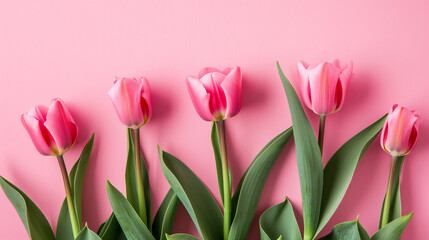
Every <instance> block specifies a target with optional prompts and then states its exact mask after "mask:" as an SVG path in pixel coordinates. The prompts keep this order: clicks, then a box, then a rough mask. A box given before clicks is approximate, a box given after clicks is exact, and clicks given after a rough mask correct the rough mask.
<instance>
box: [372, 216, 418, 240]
mask: <svg viewBox="0 0 429 240" xmlns="http://www.w3.org/2000/svg"><path fill="white" fill-rule="evenodd" d="M412 216H413V213H410V214H408V215H406V216H403V217H400V218H397V219H395V220H393V221H392V222H390V223H389V224H387V225H386V226H384V227H383V228H382V229H380V230H378V232H376V233H375V234H374V236H372V237H371V240H386V239H389V240H400V239H401V235H402V232H403V231H404V230H405V227H406V226H407V225H408V222H410V219H411V217H412Z"/></svg>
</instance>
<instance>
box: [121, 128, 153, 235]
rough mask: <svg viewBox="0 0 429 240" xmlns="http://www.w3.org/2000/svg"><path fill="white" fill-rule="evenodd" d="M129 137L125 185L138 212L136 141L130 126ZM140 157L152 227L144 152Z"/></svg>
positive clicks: (149, 219)
mask: <svg viewBox="0 0 429 240" xmlns="http://www.w3.org/2000/svg"><path fill="white" fill-rule="evenodd" d="M127 139H128V156H127V166H126V168H125V186H126V190H127V199H128V201H129V202H130V203H131V206H133V208H134V210H136V212H138V211H139V198H138V195H137V182H136V167H135V166H136V165H135V160H134V141H133V134H132V130H131V129H130V128H127ZM140 159H141V162H142V174H143V187H144V197H145V201H146V215H147V221H146V222H147V224H148V228H149V229H150V228H151V222H152V217H151V211H152V210H151V208H152V207H151V200H150V184H149V175H148V173H147V168H146V163H145V161H144V159H143V154H140Z"/></svg>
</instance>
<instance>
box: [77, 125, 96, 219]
mask: <svg viewBox="0 0 429 240" xmlns="http://www.w3.org/2000/svg"><path fill="white" fill-rule="evenodd" d="M93 144H94V133H93V134H92V136H91V138H90V139H89V141H88V143H87V144H86V145H85V147H84V148H83V150H82V153H81V155H80V157H79V160H78V161H77V168H76V175H75V176H74V179H73V182H74V184H73V202H74V207H75V209H76V216H77V220H78V224H79V227H81V226H82V189H83V182H84V179H85V173H86V168H87V166H88V162H89V157H90V156H91V151H92V146H93Z"/></svg>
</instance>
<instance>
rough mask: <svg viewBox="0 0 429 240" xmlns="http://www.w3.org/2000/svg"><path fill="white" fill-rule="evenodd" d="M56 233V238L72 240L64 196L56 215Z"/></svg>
mask: <svg viewBox="0 0 429 240" xmlns="http://www.w3.org/2000/svg"><path fill="white" fill-rule="evenodd" d="M69 178H70V176H69ZM72 191H73V190H72ZM56 233H57V234H56V239H57V240H74V236H73V229H72V226H71V222H70V214H69V208H68V206H67V199H65V198H64V201H63V204H62V205H61V209H60V214H59V215H58V221H57V231H56Z"/></svg>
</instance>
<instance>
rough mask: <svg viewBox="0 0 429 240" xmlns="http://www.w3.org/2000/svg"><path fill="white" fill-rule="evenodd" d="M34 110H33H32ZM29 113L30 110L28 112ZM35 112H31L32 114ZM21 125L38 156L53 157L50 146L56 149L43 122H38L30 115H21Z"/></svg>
mask: <svg viewBox="0 0 429 240" xmlns="http://www.w3.org/2000/svg"><path fill="white" fill-rule="evenodd" d="M32 110H35V109H32ZM30 111H31V110H30ZM34 112H35V111H33V113H34ZM21 121H22V124H23V125H24V128H25V129H26V130H27V132H28V134H29V135H30V138H31V141H33V144H34V146H35V147H36V149H37V151H39V153H40V154H42V155H45V156H49V155H55V153H53V151H52V149H51V146H52V147H53V148H54V149H56V146H55V143H54V141H53V138H52V136H51V135H50V133H49V132H48V130H47V129H46V128H45V126H44V125H43V122H40V121H38V120H37V119H36V118H35V117H34V116H32V115H30V114H23V115H22V116H21Z"/></svg>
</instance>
